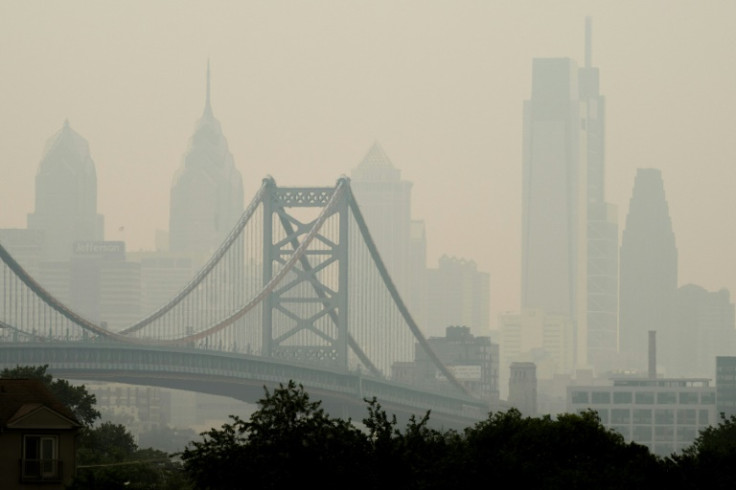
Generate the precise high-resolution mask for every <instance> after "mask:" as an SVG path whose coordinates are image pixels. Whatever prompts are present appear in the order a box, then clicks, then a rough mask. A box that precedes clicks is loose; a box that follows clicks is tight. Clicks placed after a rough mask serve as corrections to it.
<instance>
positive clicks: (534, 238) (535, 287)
mask: <svg viewBox="0 0 736 490" xmlns="http://www.w3.org/2000/svg"><path fill="white" fill-rule="evenodd" d="M590 33H591V30H590V20H589V19H587V20H586V39H585V66H584V67H582V68H578V66H577V64H576V63H575V61H574V60H572V59H570V58H537V59H534V60H533V62H532V95H531V98H530V99H529V100H527V101H525V103H524V138H523V172H522V175H523V183H522V281H521V284H522V291H521V307H522V309H524V310H531V309H540V310H543V311H545V312H546V313H548V314H556V315H559V314H561V315H565V316H567V317H569V318H570V320H571V324H572V326H573V330H574V332H573V333H574V339H575V344H576V349H575V365H576V366H577V367H589V366H591V365H593V366H596V367H599V368H601V369H606V368H608V367H610V364H611V363H612V362H613V360H614V358H615V354H616V348H617V345H616V329H617V325H616V315H617V301H616V297H617V291H618V288H617V282H616V278H617V262H616V257H617V244H618V231H617V224H616V212H615V208H614V207H613V206H611V205H610V204H608V203H606V202H605V195H604V183H605V182H604V153H605V151H604V150H605V145H604V137H605V134H604V115H605V105H604V98H603V96H602V95H601V94H600V92H599V83H598V79H599V76H598V69H597V68H595V67H593V66H592V59H591V58H592V54H591V34H590Z"/></svg>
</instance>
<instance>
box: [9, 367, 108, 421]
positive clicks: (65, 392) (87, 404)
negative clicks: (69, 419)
mask: <svg viewBox="0 0 736 490" xmlns="http://www.w3.org/2000/svg"><path fill="white" fill-rule="evenodd" d="M48 367H49V366H48V364H46V365H44V366H16V367H15V368H12V369H11V368H5V369H3V370H2V371H0V378H29V379H40V380H41V381H43V383H44V384H45V385H46V386H47V387H48V388H49V389H50V390H51V392H52V393H53V394H54V396H56V397H57V398H58V399H59V400H60V401H61V402H62V403H64V404H65V405H66V406H68V407H69V408H70V409H71V410H72V412H73V413H74V415H76V417H77V419H79V421H80V422H81V423H82V424H84V425H85V426H87V427H90V426H91V425H92V424H94V422H95V421H96V420H97V419H99V418H100V412H99V411H97V409H96V408H95V404H96V403H97V399H96V398H95V395H94V394H92V393H89V392H88V391H87V388H86V387H85V386H84V385H80V386H74V385H72V384H70V383H69V381H67V380H65V379H59V378H54V377H53V376H52V375H51V374H49V373H48V372H47V370H48Z"/></svg>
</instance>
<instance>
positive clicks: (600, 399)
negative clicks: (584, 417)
mask: <svg viewBox="0 0 736 490" xmlns="http://www.w3.org/2000/svg"><path fill="white" fill-rule="evenodd" d="M591 397H592V399H593V405H596V404H606V405H610V403H611V393H609V392H607V391H594V392H593V393H591Z"/></svg>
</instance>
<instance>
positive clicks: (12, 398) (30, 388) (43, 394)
mask: <svg viewBox="0 0 736 490" xmlns="http://www.w3.org/2000/svg"><path fill="white" fill-rule="evenodd" d="M39 406H44V407H47V408H49V409H51V410H53V411H55V412H57V413H58V414H60V415H63V416H64V417H66V418H68V419H69V420H71V421H72V422H74V423H75V424H78V425H81V424H79V421H78V420H77V418H76V417H75V416H74V413H73V412H72V411H71V409H70V408H69V407H67V406H66V405H64V404H63V403H62V402H61V401H59V399H58V398H56V396H54V394H53V393H52V392H51V390H49V388H48V387H47V386H46V385H45V384H44V383H43V382H42V381H41V380H38V379H14V378H7V379H4V378H0V431H2V430H3V429H4V428H5V427H7V425H8V422H11V421H12V420H14V419H16V418H18V417H20V416H22V415H23V414H25V413H28V412H30V411H33V410H34V409H36V408H38V407H39Z"/></svg>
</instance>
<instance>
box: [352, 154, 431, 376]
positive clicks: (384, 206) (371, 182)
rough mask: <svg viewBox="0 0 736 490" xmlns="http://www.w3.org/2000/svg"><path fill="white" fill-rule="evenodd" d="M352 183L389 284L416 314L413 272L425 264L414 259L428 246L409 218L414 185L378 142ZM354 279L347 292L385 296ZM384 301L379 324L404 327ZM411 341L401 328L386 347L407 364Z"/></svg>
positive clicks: (418, 305) (417, 298)
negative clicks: (389, 277) (396, 324)
mask: <svg viewBox="0 0 736 490" xmlns="http://www.w3.org/2000/svg"><path fill="white" fill-rule="evenodd" d="M350 185H351V188H352V191H353V193H354V195H355V199H356V202H357V203H358V207H359V208H360V212H361V213H362V215H363V217H364V218H365V221H366V224H367V225H368V229H369V230H370V234H371V237H372V238H373V241H374V242H375V244H376V247H377V248H378V253H379V254H380V256H381V260H382V261H383V262H384V264H385V265H386V268H387V270H388V273H389V275H390V276H391V280H392V281H393V283H394V284H395V285H396V288H397V290H398V291H399V295H400V296H401V298H402V300H403V301H404V302H405V304H406V305H407V306H408V308H409V310H410V311H411V312H414V313H417V312H418V311H420V310H421V308H422V306H423V305H422V300H423V298H421V297H420V296H419V294H418V291H419V290H418V288H417V287H415V286H417V285H418V284H419V280H418V278H419V277H421V276H418V275H415V274H413V272H414V271H415V270H416V269H417V268H419V267H421V268H422V270H423V268H424V267H426V265H425V264H417V263H416V262H415V261H414V260H413V257H414V256H415V255H416V256H420V257H423V256H424V255H425V251H424V249H423V248H424V247H425V246H426V243H425V241H424V238H423V233H422V230H421V227H420V226H419V225H418V224H417V223H416V222H413V221H412V219H411V187H412V183H411V182H409V181H406V180H402V178H401V170H399V169H398V168H396V167H395V166H394V164H393V163H392V162H391V160H390V159H389V157H388V155H387V154H386V152H385V151H384V150H383V148H382V147H381V145H380V144H379V143H378V142H376V143H374V144H373V145H372V146H371V148H370V149H369V150H368V152H367V153H366V155H365V157H363V160H362V161H361V162H360V163H359V164H358V166H357V167H355V168H354V169H353V170H352V172H351V177H350ZM413 224H414V225H415V226H414V228H415V230H416V231H417V232H418V236H416V237H415V240H412V234H411V232H412V226H413ZM418 226H419V228H417V227H418ZM356 243H357V242H356ZM413 246H417V247H419V248H420V250H418V251H414V250H413V249H412V247H413ZM355 280H356V281H358V284H354V285H351V290H352V293H351V294H359V295H363V294H370V295H380V294H383V293H382V292H381V291H379V290H376V289H375V288H381V286H379V285H378V283H371V284H373V286H371V285H369V284H368V283H367V282H366V278H363V277H360V278H355ZM371 288H373V289H371ZM384 301H385V303H386V306H385V307H384V308H383V309H384V310H385V317H384V318H383V319H377V321H380V322H382V323H384V324H388V323H390V322H394V321H399V322H400V323H401V324H402V325H403V324H404V323H403V320H400V319H399V318H398V315H397V314H396V312H397V311H398V310H396V308H395V307H393V306H391V304H392V302H391V301H390V298H389V297H388V296H384ZM389 318H393V320H389ZM382 342H385V339H382ZM413 342H414V338H413V336H412V335H411V333H410V331H409V330H408V329H407V328H401V330H400V331H399V333H398V334H397V337H396V338H394V339H392V341H391V343H390V344H391V345H392V348H394V349H396V351H397V352H400V353H401V354H400V355H401V357H402V358H403V359H404V360H405V361H409V360H410V359H411V358H412V349H413Z"/></svg>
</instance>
